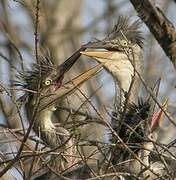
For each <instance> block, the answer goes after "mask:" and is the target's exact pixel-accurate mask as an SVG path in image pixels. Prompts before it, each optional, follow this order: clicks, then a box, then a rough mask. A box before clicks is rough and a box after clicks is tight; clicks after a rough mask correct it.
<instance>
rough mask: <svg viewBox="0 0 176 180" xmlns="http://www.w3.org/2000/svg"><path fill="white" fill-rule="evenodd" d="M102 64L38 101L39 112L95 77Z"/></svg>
mask: <svg viewBox="0 0 176 180" xmlns="http://www.w3.org/2000/svg"><path fill="white" fill-rule="evenodd" d="M103 65H104V63H101V64H99V65H97V66H95V67H93V68H91V69H89V70H88V71H86V72H85V73H83V74H81V75H79V76H77V77H76V78H74V79H72V80H71V81H69V82H67V83H66V84H64V85H62V86H61V87H60V88H59V89H58V90H57V91H55V93H54V94H51V95H49V96H45V97H43V98H42V99H41V101H40V109H39V111H41V110H43V109H45V108H46V107H48V106H50V105H52V104H53V103H55V102H56V101H57V100H58V99H59V98H61V97H63V96H65V95H67V94H68V93H71V92H72V91H74V90H75V89H76V88H77V87H78V86H80V85H81V84H83V83H84V82H85V81H87V80H88V79H90V78H91V77H93V76H94V75H96V74H97V73H98V72H99V71H101V70H102V67H103Z"/></svg>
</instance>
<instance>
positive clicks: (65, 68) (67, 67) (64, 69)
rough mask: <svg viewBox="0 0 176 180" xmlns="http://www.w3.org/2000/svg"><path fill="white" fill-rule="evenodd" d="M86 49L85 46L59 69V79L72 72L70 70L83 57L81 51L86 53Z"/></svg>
mask: <svg viewBox="0 0 176 180" xmlns="http://www.w3.org/2000/svg"><path fill="white" fill-rule="evenodd" d="M85 49H86V48H85V47H84V45H83V46H82V47H81V48H80V49H78V50H77V51H76V52H75V53H74V54H73V55H72V56H70V57H69V58H68V59H67V60H66V61H65V62H64V63H62V64H61V65H59V66H58V67H57V71H58V78H60V77H62V76H63V75H64V74H65V73H66V72H68V71H69V70H70V68H71V67H72V66H73V65H74V63H75V62H76V61H77V60H78V58H79V57H80V56H81V53H80V52H81V51H84V50H85Z"/></svg>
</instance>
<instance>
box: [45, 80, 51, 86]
mask: <svg viewBox="0 0 176 180" xmlns="http://www.w3.org/2000/svg"><path fill="white" fill-rule="evenodd" d="M44 83H45V85H46V86H49V85H50V84H51V83H52V80H51V79H49V80H46V81H45V82H44Z"/></svg>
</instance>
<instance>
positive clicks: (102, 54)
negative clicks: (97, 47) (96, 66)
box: [80, 51, 115, 62]
mask: <svg viewBox="0 0 176 180" xmlns="http://www.w3.org/2000/svg"><path fill="white" fill-rule="evenodd" d="M80 53H81V54H83V55H86V56H88V57H92V58H95V59H98V60H99V61H101V62H102V61H103V60H102V59H105V60H106V59H112V58H113V54H114V53H115V52H113V51H81V52H80Z"/></svg>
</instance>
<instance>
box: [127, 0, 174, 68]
mask: <svg viewBox="0 0 176 180" xmlns="http://www.w3.org/2000/svg"><path fill="white" fill-rule="evenodd" d="M130 2H131V3H132V4H133V6H134V8H135V9H136V11H137V12H138V15H139V17H140V18H141V19H142V20H143V21H144V22H145V24H146V25H147V26H148V28H149V29H150V31H151V32H152V34H153V35H154V37H155V38H156V40H157V41H158V43H159V44H160V46H161V47H162V48H163V50H164V52H165V53H166V55H167V56H168V57H169V58H170V60H171V61H172V63H173V65H174V67H176V42H175V41H176V31H175V28H174V26H173V24H172V23H171V22H170V21H169V20H168V19H167V17H166V16H165V15H164V13H163V12H162V10H161V9H160V8H159V7H156V6H155V5H154V1H151V0H141V1H138V0H130Z"/></svg>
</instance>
